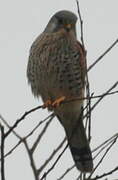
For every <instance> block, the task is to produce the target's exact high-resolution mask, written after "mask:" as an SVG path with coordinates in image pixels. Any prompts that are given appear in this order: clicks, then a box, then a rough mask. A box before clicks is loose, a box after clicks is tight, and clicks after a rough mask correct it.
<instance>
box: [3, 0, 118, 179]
mask: <svg viewBox="0 0 118 180" xmlns="http://www.w3.org/2000/svg"><path fill="white" fill-rule="evenodd" d="M76 2H77V9H78V14H79V18H80V25H81V42H82V45H83V46H84V48H85V44H84V38H83V20H82V17H81V13H80V7H79V2H78V1H76ZM117 43H118V39H116V40H115V41H114V42H113V44H112V45H110V46H109V47H108V49H107V50H106V51H105V52H104V53H103V54H102V55H100V57H98V58H97V59H96V60H95V61H94V63H93V64H91V65H90V66H89V67H88V69H87V75H86V96H85V97H84V98H83V99H84V100H86V105H85V107H84V117H83V119H85V128H86V130H87V131H88V139H89V142H90V140H91V113H92V111H93V110H94V109H95V108H96V107H97V105H98V104H100V102H101V101H102V100H103V99H104V98H105V97H107V96H112V95H117V94H118V90H116V87H117V86H118V81H117V82H115V83H113V85H111V87H110V88H109V89H108V90H106V91H105V92H103V93H101V94H100V95H94V93H90V85H89V80H88V72H89V71H90V70H91V69H93V67H94V66H95V65H97V64H98V62H100V61H101V60H102V59H103V57H104V56H105V55H106V54H108V53H109V52H110V51H111V50H112V48H113V47H114V46H116V44H117ZM93 99H95V100H96V102H95V103H94V104H93V105H92V106H91V101H92V100H93ZM76 100H79V98H76V99H70V100H68V101H64V102H63V103H70V102H71V101H76ZM40 108H43V105H41V106H38V107H35V108H33V109H31V110H29V111H27V112H25V113H24V114H23V115H22V116H21V117H20V118H19V119H17V120H16V122H15V123H14V124H13V125H12V126H10V125H9V124H8V122H7V121H6V120H5V119H4V118H3V117H2V115H0V120H1V121H0V132H1V145H0V149H1V158H0V163H1V180H5V172H6V171H5V160H6V158H7V157H8V156H10V155H13V153H14V151H15V150H16V149H17V148H18V147H19V146H20V145H21V144H24V147H25V148H26V152H27V154H28V157H29V160H30V165H31V168H32V171H33V174H34V179H35V180H43V179H46V178H47V177H48V174H49V173H51V171H52V170H53V169H54V168H55V166H56V165H57V163H58V162H59V160H60V158H61V157H62V156H63V154H64V152H65V151H66V149H67V148H68V143H67V141H66V137H65V138H64V139H63V140H62V141H61V142H60V144H59V145H58V146H57V147H56V149H54V150H53V152H52V153H51V154H50V155H49V157H48V158H47V159H46V160H45V162H44V163H43V164H42V165H40V167H37V166H36V164H35V159H34V156H33V155H34V152H35V151H36V149H37V146H38V145H39V144H40V142H41V140H42V138H43V136H44V134H45V132H46V131H47V129H48V128H49V125H50V124H51V123H52V120H53V118H54V117H55V114H54V113H52V114H50V115H49V116H48V117H46V118H45V119H44V120H41V121H40V122H39V123H38V124H37V125H36V126H35V127H34V128H33V129H32V130H31V131H30V132H29V133H28V134H26V135H25V136H24V137H22V136H21V135H19V134H18V133H17V132H16V131H15V129H16V127H17V126H19V124H20V123H21V122H23V121H25V120H26V117H27V116H29V115H30V114H31V113H32V112H35V111H38V110H39V109H40ZM42 124H45V125H44V127H43V129H42V131H41V132H40V134H39V135H38V136H37V138H36V139H35V141H34V142H33V144H32V146H31V147H30V146H29V144H28V139H29V138H30V137H31V136H32V135H33V134H34V133H35V132H36V130H37V129H39V128H40V126H41V125H42ZM5 126H6V127H7V128H8V130H7V131H5ZM11 133H13V134H14V136H15V137H17V139H18V142H17V143H16V145H15V146H14V147H12V148H11V150H10V151H9V152H7V153H6V154H5V146H6V139H7V138H8V137H9V135H10V134H11ZM117 139H118V132H117V133H116V134H114V135H113V136H112V137H110V138H109V139H107V140H106V141H105V142H103V143H102V144H100V145H99V146H98V147H96V148H95V149H93V150H92V153H93V159H94V160H95V159H97V158H98V157H100V160H99V161H98V162H97V164H96V165H95V167H94V170H93V171H92V172H91V173H90V174H89V175H86V174H82V173H80V175H79V176H78V177H77V179H78V180H97V179H101V178H103V177H108V176H109V175H111V174H113V173H114V172H116V171H118V166H117V165H116V167H115V168H113V169H112V170H109V172H104V173H103V174H101V175H97V176H94V173H95V171H96V169H97V168H98V167H99V166H100V165H101V164H102V163H103V160H104V158H105V157H106V156H107V154H108V153H109V151H110V150H111V148H112V147H113V146H114V144H115V143H116V142H117ZM64 145H65V147H64ZM103 152H104V153H103ZM58 153H59V155H58V157H57V159H56V160H55V161H54V162H53V163H52V164H51V166H50V168H49V169H48V170H47V171H46V170H45V168H46V167H47V165H49V163H50V162H51V161H52V160H53V158H54V157H55V155H57V154H58ZM102 153H103V155H101V154H102ZM74 168H75V165H72V166H71V167H69V168H68V169H67V170H66V171H65V172H63V173H62V174H61V175H60V177H59V178H57V179H58V180H62V179H64V178H65V176H66V175H67V174H68V173H69V172H70V171H72V170H73V169H74Z"/></svg>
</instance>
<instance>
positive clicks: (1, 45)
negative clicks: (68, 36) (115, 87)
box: [0, 0, 118, 180]
mask: <svg viewBox="0 0 118 180" xmlns="http://www.w3.org/2000/svg"><path fill="white" fill-rule="evenodd" d="M0 2H1V3H0V4H1V5H0V50H1V51H0V113H1V114H2V115H3V117H4V118H5V119H6V120H7V121H8V122H9V124H13V123H14V122H15V120H16V119H17V118H19V117H20V116H21V115H22V114H23V113H24V112H25V111H26V110H28V109H31V108H33V107H35V106H37V105H39V104H41V101H38V100H37V99H34V97H33V95H32V93H31V90H30V88H29V86H28V84H27V79H26V66H27V62H28V53H29V49H30V46H31V44H32V42H33V41H34V39H35V38H36V37H37V36H38V35H39V34H40V33H41V32H42V31H43V30H44V28H45V26H46V24H47V23H48V20H49V19H50V17H51V16H52V15H53V14H54V13H55V12H57V11H59V10H62V9H67V10H71V11H73V12H75V13H77V8H76V2H75V1H74V0H71V1H70V0H60V1H57V0H50V1H47V0H40V1H39V0H35V1H34V0H30V1H29V0H20V1H19V0H11V1H6V0H1V1H0ZM80 4H81V13H82V17H83V20H84V39H85V44H86V48H87V60H88V65H90V64H91V63H92V62H94V60H96V58H97V57H98V56H100V55H101V54H102V53H103V52H104V51H105V50H106V48H107V47H109V46H110V45H111V44H112V43H113V41H115V40H116V39H117V38H118V20H117V19H118V9H117V8H118V1H117V0H114V1H113V0H109V1H108V0H99V1H97V0H91V1H86V0H81V1H80ZM77 32H78V38H79V34H80V27H79V24H77ZM89 79H90V85H91V92H94V93H95V94H101V93H103V92H104V91H105V90H107V89H108V88H109V87H110V86H111V85H112V84H113V83H114V82H115V81H117V80H118V45H117V46H116V47H114V48H113V49H112V51H111V52H110V53H109V54H107V55H106V56H105V57H104V58H103V60H102V62H101V63H99V64H98V65H97V66H96V67H94V68H93V70H91V72H90V73H89ZM117 106H118V95H114V96H112V97H107V98H105V100H103V102H102V103H101V104H100V105H99V106H98V107H97V108H96V109H95V111H94V112H93V114H92V137H93V139H92V148H94V147H96V146H97V145H98V144H100V143H102V142H103V141H104V140H105V139H107V138H109V137H110V136H112V135H113V134H114V133H116V132H118V110H117ZM47 114H48V113H47V111H46V110H44V111H42V110H40V111H39V112H36V113H33V114H32V115H31V116H30V117H28V118H27V120H26V121H25V122H22V123H21V124H20V126H19V127H18V128H17V131H18V132H19V133H20V134H22V135H25V134H26V132H28V131H29V130H30V129H32V127H33V126H34V125H36V123H37V122H38V121H39V120H41V119H42V118H44V117H46V116H47ZM38 133H39V132H37V133H36V134H38ZM63 136H64V132H63V128H62V127H61V125H60V124H59V122H58V121H57V120H56V119H55V120H54V122H53V124H52V125H51V126H50V130H49V131H48V132H47V135H46V136H45V138H44V140H43V141H42V143H41V147H40V150H39V149H38V150H39V151H40V152H39V151H38V150H37V152H36V154H35V157H36V159H37V161H36V162H37V165H38V163H42V162H43V160H45V158H46V157H48V153H49V152H51V151H53V149H54V147H55V146H56V145H57V144H58V142H59V140H61V139H62V138H63ZM47 139H48V141H47ZM52 139H53V141H52ZM16 142H17V139H16V138H15V137H14V136H13V135H11V136H10V137H9V138H8V140H7V141H6V144H7V145H6V151H8V150H9V149H10V148H11V147H12V146H13V145H14V144H15V143H16ZM117 149H118V146H117V145H115V147H114V148H113V150H112V151H111V153H109V154H108V156H107V158H106V159H105V161H104V163H103V165H102V166H100V168H99V169H98V171H97V172H100V173H102V172H105V171H109V170H110V169H112V168H114V167H115V166H116V165H117V164H118V158H116V157H118V151H117ZM42 154H43V156H42ZM72 164H73V161H72V157H71V155H70V152H69V150H67V152H66V153H65V154H64V156H63V158H62V160H61V161H60V162H59V164H58V165H57V168H55V169H54V171H53V172H52V173H51V175H50V176H49V178H47V179H48V180H52V179H54V180H55V179H56V178H57V177H59V176H60V175H61V174H62V173H63V172H64V169H65V170H66V169H67V168H68V167H69V166H71V165H72ZM5 165H6V167H5V168H6V179H7V180H10V179H12V180H15V179H19V180H20V179H23V178H24V177H25V179H28V180H33V179H34V177H33V174H32V170H31V168H30V165H29V160H28V157H27V155H26V152H25V150H24V147H23V146H20V147H19V148H18V149H17V150H16V151H15V152H14V154H13V155H11V156H9V157H8V158H7V160H6V164H5ZM73 174H74V176H75V177H77V174H78V171H77V170H76V169H74V170H73V171H72V172H71V173H70V174H69V176H67V178H65V180H66V179H68V178H69V179H70V180H71V179H72V177H73ZM116 177H118V172H117V173H116V174H114V175H113V176H112V179H113V178H116ZM72 180H73V179H72Z"/></svg>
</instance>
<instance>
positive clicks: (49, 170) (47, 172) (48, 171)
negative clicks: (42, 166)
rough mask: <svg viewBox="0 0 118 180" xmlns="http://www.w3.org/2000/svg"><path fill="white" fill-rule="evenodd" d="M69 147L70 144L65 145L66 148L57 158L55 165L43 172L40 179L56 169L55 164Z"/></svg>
mask: <svg viewBox="0 0 118 180" xmlns="http://www.w3.org/2000/svg"><path fill="white" fill-rule="evenodd" d="M67 147H68V144H67V145H66V146H65V148H64V149H63V151H62V152H61V153H60V154H59V156H58V158H57V159H56V160H55V162H54V163H53V165H52V166H51V167H50V168H49V169H48V170H47V171H46V172H45V173H44V174H43V176H42V177H41V179H40V180H43V179H44V178H45V177H47V175H48V174H49V173H50V172H51V171H52V170H53V169H54V167H55V165H56V164H57V162H58V161H59V159H60V158H61V156H62V155H63V153H64V152H65V151H66V149H67Z"/></svg>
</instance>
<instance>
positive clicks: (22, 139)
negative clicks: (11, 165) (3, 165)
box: [4, 113, 54, 157]
mask: <svg viewBox="0 0 118 180" xmlns="http://www.w3.org/2000/svg"><path fill="white" fill-rule="evenodd" d="M53 115H54V113H52V114H50V115H49V116H48V117H46V118H45V119H44V120H42V121H40V122H39V123H38V124H37V125H36V126H35V127H34V128H33V129H32V131H31V132H30V133H29V134H27V135H26V136H25V137H20V136H19V135H18V134H17V135H18V136H17V137H18V138H19V139H20V140H19V141H18V143H17V144H16V145H15V146H14V147H13V148H12V149H11V150H10V151H9V152H7V153H6V154H5V156H4V157H7V156H8V155H10V154H11V153H12V152H13V151H14V150H15V149H16V148H17V147H18V146H19V145H20V144H21V143H22V142H23V141H24V139H25V140H26V139H28V138H29V137H30V136H31V135H32V134H33V133H34V132H35V131H36V130H37V128H38V127H39V126H40V125H41V124H43V123H44V122H45V121H47V120H48V119H49V118H50V117H52V116H53ZM6 125H7V127H10V126H9V124H8V123H7V124H6ZM12 132H13V133H14V132H15V131H12ZM14 135H16V132H15V133H14Z"/></svg>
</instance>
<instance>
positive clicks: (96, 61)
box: [88, 39, 118, 71]
mask: <svg viewBox="0 0 118 180" xmlns="http://www.w3.org/2000/svg"><path fill="white" fill-rule="evenodd" d="M117 43H118V39H116V40H115V41H114V42H113V44H112V45H110V47H109V48H108V49H107V50H106V51H105V52H104V53H103V54H102V55H100V57H99V58H98V59H96V60H95V62H94V63H93V64H91V65H90V66H89V67H88V71H90V70H91V69H92V68H93V67H94V66H95V65H96V64H97V63H98V62H100V60H101V59H102V58H103V57H104V56H105V55H106V54H107V53H108V52H110V50H111V49H112V48H113V47H114V46H115V45H116V44H117Z"/></svg>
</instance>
